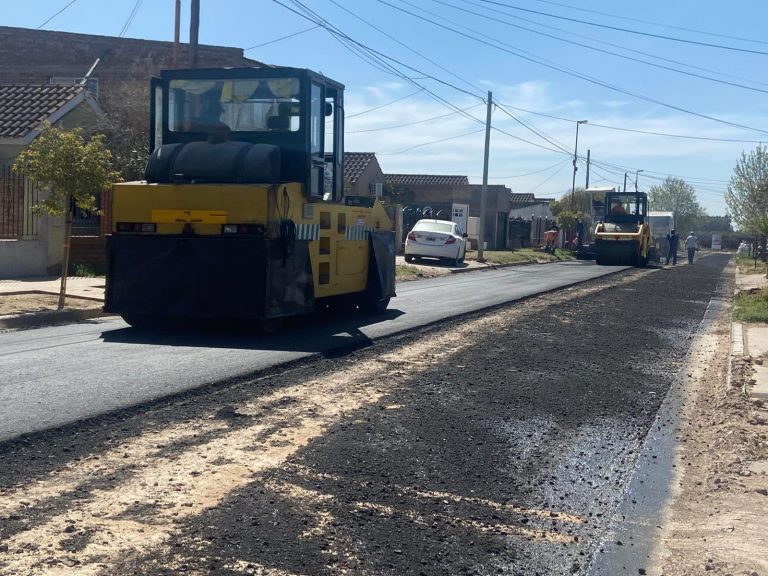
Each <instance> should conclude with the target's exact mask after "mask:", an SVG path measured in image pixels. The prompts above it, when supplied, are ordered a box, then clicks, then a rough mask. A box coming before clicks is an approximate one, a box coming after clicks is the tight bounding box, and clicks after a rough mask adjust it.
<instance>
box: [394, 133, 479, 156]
mask: <svg viewBox="0 0 768 576" xmlns="http://www.w3.org/2000/svg"><path fill="white" fill-rule="evenodd" d="M484 131H485V128H480V129H479V130H472V131H471V132H465V133H464V134H457V135H455V136H448V137H447V138H441V139H440V140H432V141H431V142H422V143H421V144H416V145H414V146H411V147H409V148H404V149H403V150H398V151H397V152H381V153H380V154H381V155H382V156H394V155H396V154H402V153H404V152H409V151H411V150H413V149H414V148H421V147H422V146H429V145H431V144H438V143H440V142H447V141H448V140H455V139H456V138H463V137H464V136H470V135H472V134H477V133H478V132H484Z"/></svg>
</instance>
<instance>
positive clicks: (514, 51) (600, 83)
mask: <svg viewBox="0 0 768 576" xmlns="http://www.w3.org/2000/svg"><path fill="white" fill-rule="evenodd" d="M274 1H277V0H274ZM377 1H378V2H380V3H381V4H385V5H386V6H389V7H391V8H393V9H395V10H398V11H400V12H404V13H406V14H409V15H411V16H413V17H414V18H418V19H420V20H424V21H426V22H429V23H430V24H432V25H434V26H437V27H439V28H443V29H445V30H449V31H451V32H453V33H455V34H459V35H460V36H464V37H466V38H469V39H471V40H474V41H475V42H479V43H481V44H485V45H487V46H490V47H492V48H496V49H497V50H501V51H502V52H507V53H509V54H512V55H514V56H517V57H518V58H522V59H523V60H528V61H530V62H534V63H536V64H539V65H540V66H545V67H547V68H551V69H553V70H557V71H559V72H562V73H563V74H567V75H569V76H573V77H575V78H580V79H581V80H584V81H586V82H590V83H592V84H596V85H598V86H602V87H603V88H607V89H609V90H613V91H615V92H619V93H621V94H626V95H627V96H632V97H633V98H638V99H640V100H645V101H647V102H651V103H653V104H657V105H659V106H664V107H665V108H670V109H672V110H677V111H679V112H683V113H685V114H690V115H692V116H697V117H699V118H705V119H707V120H711V121H713V122H718V123H721V124H726V125H728V126H733V127H735V128H741V129H744V130H750V131H752V132H760V133H763V134H768V131H766V130H761V129H759V128H753V127H751V126H745V125H743V124H738V123H735V122H729V121H727V120H722V119H720V118H716V117H714V116H708V115H706V114H701V113H699V112H694V111H692V110H688V109H686V108H682V107H681V106H675V105H674V104H669V103H667V102H663V101H661V100H657V99H655V98H651V97H648V96H643V95H642V94H636V93H634V92H630V91H629V90H624V89H622V88H619V87H618V86H613V85H611V84H608V83H607V82H604V81H602V80H599V79H597V78H592V77H590V76H587V75H586V74H583V73H580V72H576V71H574V70H570V69H568V68H565V67H563V66H559V65H557V64H554V63H548V62H547V61H545V60H543V59H541V58H538V57H534V56H532V55H531V56H526V55H525V54H526V52H525V51H523V50H519V49H517V48H514V47H512V48H504V46H509V44H507V43H505V42H502V41H498V40H495V39H494V42H497V43H496V44H495V43H493V42H489V41H487V40H483V39H482V38H477V37H475V36H472V35H470V34H466V33H464V32H461V31H460V30H456V29H455V28H451V27H450V26H446V25H444V24H440V23H438V22H435V21H433V20H430V19H429V18H424V17H423V16H420V15H418V14H414V13H413V12H409V11H408V10H405V9H403V8H400V7H399V6H394V5H393V4H390V3H389V2H387V1H386V0H377ZM473 32H474V31H473ZM475 33H477V32H475ZM479 34H480V36H485V37H488V36H487V35H485V34H482V33H479ZM499 44H501V46H499Z"/></svg>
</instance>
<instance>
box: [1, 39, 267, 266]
mask: <svg viewBox="0 0 768 576" xmlns="http://www.w3.org/2000/svg"><path fill="white" fill-rule="evenodd" d="M0 46H2V49H0V85H1V86H3V88H2V90H3V93H4V96H0V98H4V99H0V178H2V179H3V182H2V183H3V184H4V186H3V187H0V240H8V242H0V277H3V275H4V274H8V272H7V270H9V269H12V270H14V271H17V272H15V273H18V270H22V271H23V273H26V274H33V273H34V274H40V273H46V271H50V270H52V269H53V268H55V262H53V263H52V262H51V258H52V257H51V256H48V255H45V254H42V250H38V252H37V253H36V255H35V256H34V257H29V256H30V255H29V254H28V252H30V250H31V248H30V247H31V246H32V245H35V244H38V248H39V244H40V242H43V243H48V244H51V245H53V243H55V241H54V239H53V237H51V238H44V235H45V234H46V233H48V232H51V233H52V234H54V235H55V234H56V232H57V230H56V220H55V219H53V224H51V225H50V226H49V225H47V224H44V222H43V220H42V219H38V218H36V217H33V216H32V215H31V213H30V212H29V206H30V205H31V204H30V201H29V199H28V198H27V196H28V195H29V194H32V193H34V191H32V190H30V189H29V185H28V183H25V182H22V181H20V180H18V178H17V177H16V175H15V174H13V173H12V172H11V171H10V165H11V164H12V162H13V159H14V158H15V157H16V155H17V154H18V152H19V150H20V147H23V146H25V145H26V144H28V143H29V142H30V141H31V140H32V139H34V137H35V136H36V130H35V128H32V129H31V130H27V128H28V126H27V125H26V124H24V122H25V121H26V120H29V122H30V123H32V124H35V123H36V122H37V123H39V122H40V119H41V118H48V119H50V120H52V123H54V124H57V125H60V126H63V127H64V128H70V127H74V126H82V125H84V124H83V122H82V120H83V119H82V118H80V115H81V113H83V112H87V110H86V108H87V107H84V106H83V103H87V104H88V106H90V107H91V108H93V105H94V103H96V102H98V104H96V105H97V106H100V107H101V109H103V110H104V111H105V113H106V116H104V117H103V118H119V119H118V120H113V121H111V125H112V126H113V127H114V126H117V127H118V129H119V128H120V127H123V132H122V133H118V134H117V135H116V137H114V138H113V143H118V144H119V143H123V145H124V146H125V147H127V149H128V151H129V152H130V151H131V150H134V149H136V148H137V146H139V147H140V146H141V145H142V143H143V141H145V140H146V142H147V145H148V143H149V139H148V137H147V138H143V137H142V136H141V135H142V134H146V133H147V132H148V130H149V81H150V78H151V76H152V75H154V74H156V73H157V72H159V71H160V70H162V69H166V68H171V67H173V63H174V43H173V42H164V41H155V40H142V39H136V38H118V37H114V36H100V35H93V34H75V33H70V32H57V31H50V30H32V29H27V28H14V27H8V26H0ZM197 60H198V65H199V66H200V67H231V66H256V67H259V66H264V64H263V63H261V62H258V61H256V60H252V59H249V58H246V57H245V55H244V50H243V49H242V48H237V47H227V46H210V45H203V44H201V45H199V46H198V49H197ZM189 62H190V50H189V44H185V43H182V44H181V45H180V50H179V60H178V65H179V67H185V66H189ZM83 81H85V85H86V87H87V90H83V89H82V88H81V87H80V86H79V84H80V83H81V82H83ZM11 87H12V88H11ZM21 90H27V91H28V93H27V96H28V97H24V96H23V95H22V94H21V92H20V91H21ZM57 98H59V100H56V99H57ZM116 113H118V114H119V115H118V114H116ZM108 124H109V123H108ZM128 124H130V125H128ZM123 133H130V134H133V135H134V137H135V139H137V141H138V144H137V142H136V141H129V140H128V139H127V138H123V136H124V134H123ZM136 135H138V136H136ZM147 152H148V151H147ZM113 154H115V149H114V148H113ZM115 155H117V154H115ZM139 163H140V162H139ZM119 167H120V166H119ZM136 172H137V173H138V172H140V168H139V169H138V170H136ZM126 177H131V178H133V177H136V176H135V175H130V176H129V175H126ZM8 182H12V183H13V185H12V187H11V186H10V185H9V184H7V183H8ZM22 189H23V190H26V191H25V192H23V194H26V195H27V196H23V195H22V192H21V190H22ZM107 196H108V195H105V197H104V198H103V202H102V204H103V206H104V208H108V205H109V201H108V198H107ZM32 203H34V202H32ZM102 220H103V222H102ZM107 221H108V217H105V218H103V219H101V218H100V217H99V216H97V215H83V214H80V215H76V218H75V229H74V231H73V233H74V235H75V236H74V238H73V241H72V252H71V259H72V262H73V263H89V264H95V265H97V266H98V265H103V264H104V261H105V256H104V254H105V250H104V243H105V237H104V234H105V232H106V226H105V225H104V223H105V222H107ZM51 226H52V228H51ZM61 237H62V238H63V234H62V235H61ZM35 239H37V240H35ZM38 240H39V241H40V242H38ZM60 251H61V250H60V249H56V250H53V252H52V254H53V255H55V254H56V253H57V252H60ZM20 254H24V255H20ZM54 259H55V258H54Z"/></svg>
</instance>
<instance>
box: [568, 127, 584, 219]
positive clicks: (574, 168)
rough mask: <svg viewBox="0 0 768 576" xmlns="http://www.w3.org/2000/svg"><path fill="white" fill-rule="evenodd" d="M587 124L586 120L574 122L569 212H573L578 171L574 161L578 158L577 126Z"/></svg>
mask: <svg viewBox="0 0 768 576" xmlns="http://www.w3.org/2000/svg"><path fill="white" fill-rule="evenodd" d="M587 122H588V120H577V121H576V145H575V146H574V148H573V182H572V183H571V210H574V201H575V197H576V170H578V168H577V166H576V161H577V160H578V157H579V156H578V155H579V124H586V123H587Z"/></svg>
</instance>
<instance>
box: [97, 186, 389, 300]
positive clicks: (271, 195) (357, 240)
mask: <svg viewBox="0 0 768 576" xmlns="http://www.w3.org/2000/svg"><path fill="white" fill-rule="evenodd" d="M281 219H283V220H291V221H292V222H294V223H295V225H296V239H297V240H299V241H303V240H309V255H310V262H311V265H312V278H313V283H314V291H315V297H316V298H325V297H330V296H339V295H343V294H349V293H354V292H360V291H363V290H365V288H366V282H367V278H368V263H369V247H368V244H369V241H368V233H369V232H370V231H386V230H390V229H391V227H392V222H391V220H390V218H389V216H388V215H387V213H386V211H385V210H384V207H383V206H382V204H381V202H379V201H377V202H375V203H374V205H373V207H370V208H369V207H363V206H347V205H344V204H332V203H319V202H318V203H309V202H307V201H306V198H305V196H304V194H303V193H302V187H301V184H298V183H287V184H280V185H278V186H275V187H273V186H270V185H258V184H147V183H146V182H127V183H123V184H116V185H115V186H114V187H113V196H112V231H113V232H116V231H117V223H118V222H126V223H150V224H155V230H154V231H153V232H146V233H144V234H145V235H147V236H151V235H171V236H173V235H177V236H181V237H183V236H184V235H188V236H189V235H201V236H211V237H221V240H223V241H226V240H227V238H226V235H225V234H223V233H222V229H223V226H224V225H225V224H235V225H248V224H250V225H259V226H261V227H262V229H263V230H264V234H265V236H266V237H268V238H273V239H274V238H277V237H278V235H279V227H280V220H281Z"/></svg>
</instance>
